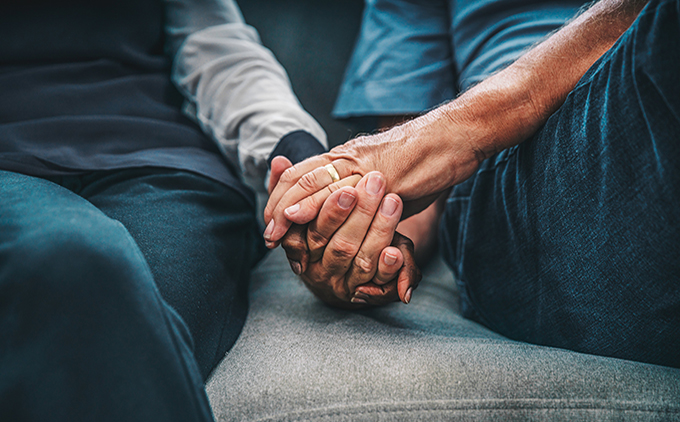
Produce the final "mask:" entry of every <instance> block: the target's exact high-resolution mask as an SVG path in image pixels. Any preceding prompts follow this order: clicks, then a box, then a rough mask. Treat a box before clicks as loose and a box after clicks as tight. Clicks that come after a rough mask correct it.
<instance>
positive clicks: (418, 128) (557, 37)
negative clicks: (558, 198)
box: [265, 0, 646, 242]
mask: <svg viewBox="0 0 680 422" xmlns="http://www.w3.org/2000/svg"><path fill="white" fill-rule="evenodd" d="M645 3H646V2H645V1H638V0H602V1H600V2H598V3H596V4H595V5H594V6H592V7H591V8H590V9H588V10H587V11H585V12H584V13H582V14H581V15H580V16H578V17H577V18H576V19H574V20H573V21H572V22H571V23H570V24H568V25H567V26H565V27H564V28H562V29H561V30H560V31H558V32H556V33H555V34H553V35H552V36H551V37H549V38H548V39H546V40H545V41H544V42H542V43H541V44H539V45H537V46H536V47H534V48H533V49H532V50H530V51H529V52H528V53H526V54H525V55H524V56H522V57H521V58H520V59H518V60H517V61H516V62H515V63H513V64H512V65H510V66H509V67H507V68H506V69H504V70H503V71H501V72H499V73H497V74H496V75H494V76H492V77H490V78H488V79H486V80H485V81H483V82H481V83H480V84H478V85H476V86H475V87H473V88H471V89H470V90H469V91H467V92H466V93H465V94H463V95H462V96H460V97H459V98H457V99H456V100H454V101H452V102H450V103H448V104H446V105H444V106H441V107H439V108H437V109H435V110H433V111H431V112H429V113H427V114H425V115H424V116H421V117H419V118H417V119H414V120H412V121H410V122H408V123H405V124H403V125H401V126H398V127H396V128H394V129H392V130H390V131H387V132H384V133H380V134H377V135H373V136H367V137H360V138H357V139H354V140H352V141H350V142H348V143H346V144H344V145H341V146H339V147H336V148H334V149H333V150H331V152H329V153H327V154H324V155H321V156H319V157H314V158H312V159H309V160H307V161H304V162H302V163H300V164H298V165H296V166H295V167H294V168H292V169H290V170H288V171H286V172H285V173H284V174H283V175H282V177H281V180H280V182H279V184H278V185H277V187H276V189H275V190H274V191H273V192H272V195H271V197H270V200H269V203H268V204H267V208H266V210H265V222H266V223H267V224H268V226H267V229H266V231H265V239H267V240H269V241H271V242H275V241H276V240H278V239H280V238H281V237H282V236H283V234H284V233H285V232H286V231H287V229H288V227H290V225H291V224H292V223H293V222H295V223H304V222H306V221H310V220H311V219H312V218H314V216H315V215H316V214H317V212H318V210H319V209H320V207H321V205H322V204H323V202H324V200H325V198H326V197H328V195H329V192H328V191H327V190H325V189H324V188H325V186H327V185H328V184H329V183H330V176H329V173H328V171H327V170H326V169H325V168H324V167H323V166H325V165H327V164H329V163H332V164H333V165H334V167H335V168H336V169H337V171H338V173H339V174H340V176H341V177H347V176H349V175H355V174H359V175H362V176H363V175H365V174H367V173H368V172H370V171H373V170H377V171H380V172H381V173H382V174H384V176H385V178H386V180H387V192H390V193H396V194H398V195H399V196H400V197H401V198H402V199H403V200H404V216H405V217H406V216H409V215H412V214H415V213H417V212H419V211H421V210H423V209H425V208H426V207H427V206H428V205H429V204H430V203H431V202H432V201H434V199H435V198H436V197H437V196H438V195H439V194H440V193H441V192H443V191H444V190H445V189H447V188H449V187H451V186H453V185H455V184H457V183H460V182H462V181H464V180H465V179H467V178H468V177H470V176H471V175H472V174H473V173H474V172H475V171H476V170H477V168H478V166H479V164H480V163H481V162H482V161H483V160H484V159H486V158H488V157H490V156H492V155H493V154H494V153H496V152H498V151H501V150H503V149H505V148H508V147H511V146H513V145H517V144H519V143H521V142H522V141H524V140H525V139H527V138H528V137H530V136H531V135H532V134H533V133H534V132H535V131H536V130H537V129H538V128H540V127H541V125H543V123H544V122H545V121H546V120H547V119H548V117H549V116H550V115H551V114H552V113H553V112H554V111H555V110H556V109H557V108H558V107H559V106H560V105H561V104H562V103H563V101H564V99H565V98H566V96H567V95H568V94H569V92H570V91H571V90H572V89H573V87H574V86H575V85H576V83H577V82H578V80H579V79H580V78H581V77H582V76H583V74H584V73H585V72H586V71H587V70H588V68H589V67H590V66H592V65H593V63H594V62H595V61H596V60H597V59H598V58H599V57H600V56H601V55H602V54H603V53H604V52H606V51H607V50H608V49H609V48H610V47H611V46H612V45H613V44H614V43H615V42H616V40H617V39H618V38H619V36H620V35H621V34H622V33H623V32H624V31H625V30H626V29H627V28H628V27H629V26H630V25H631V24H632V22H633V21H634V20H635V18H636V17H637V15H638V13H639V12H640V10H641V9H642V8H643V7H644V5H645Z"/></svg>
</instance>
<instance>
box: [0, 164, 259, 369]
mask: <svg viewBox="0 0 680 422" xmlns="http://www.w3.org/2000/svg"><path fill="white" fill-rule="evenodd" d="M0 174H1V175H2V180H3V182H2V184H1V185H2V187H1V188H0V195H1V196H2V199H3V201H2V205H1V206H0V213H1V217H2V218H0V226H2V230H0V231H1V232H2V234H0V245H1V246H2V250H3V251H4V253H5V256H7V254H10V255H12V256H13V257H14V262H16V263H18V264H19V263H23V264H22V265H23V266H24V267H25V268H24V269H23V270H22V271H28V270H29V269H32V270H35V271H50V267H49V265H47V264H44V265H42V266H41V267H37V266H36V265H35V262H39V261H40V260H45V259H46V258H45V257H46V256H48V255H49V256H50V257H51V258H49V259H50V262H53V261H59V260H60V258H59V257H64V256H67V255H68V253H69V252H68V251H69V248H71V249H72V250H71V252H70V253H71V254H72V255H73V254H75V255H77V254H82V253H84V252H88V253H89V252H92V251H99V252H100V253H98V256H100V257H102V258H106V257H107V256H108V255H110V252H111V251H114V250H122V251H127V253H128V254H132V253H134V254H136V255H135V256H134V257H130V256H126V258H125V262H124V264H119V265H118V266H126V267H134V268H135V270H136V271H137V270H138V271H140V272H146V273H147V274H148V277H147V279H148V280H150V282H149V284H150V285H148V286H146V288H148V289H151V290H154V291H156V292H158V291H159V292H160V295H161V296H162V297H163V299H164V301H165V302H166V303H168V304H170V305H171V307H172V308H173V309H174V310H175V311H176V312H177V313H179V315H180V316H181V317H182V319H183V320H184V323H186V325H187V326H188V327H189V330H190V332H191V334H192V337H193V341H194V344H195V355H196V359H197V361H198V363H199V366H200V368H201V372H202V373H203V376H204V377H207V375H208V374H209V372H210V370H211V369H212V367H213V366H214V365H215V364H216V363H217V362H218V361H219V360H220V359H221V357H222V356H223V355H224V353H226V351H227V350H228V349H229V348H230V347H231V346H232V345H233V343H234V342H235V341H236V338H237V337H238V334H239V333H240V330H241V327H242V325H243V323H244V321H245V317H246V313H247V282H248V277H249V271H250V269H251V268H252V266H253V265H254V264H255V263H256V262H257V261H258V260H259V258H261V257H262V256H263V254H264V246H263V245H262V244H261V243H262V240H261V236H260V235H259V230H258V227H257V223H256V219H255V213H254V210H253V207H252V206H251V205H250V204H249V202H248V201H247V200H245V199H244V198H242V197H241V195H240V194H239V193H237V192H236V191H235V190H232V189H230V188H229V187H226V186H224V185H222V184H219V183H217V182H214V181H212V180H210V179H207V178H205V177H202V176H199V175H195V174H192V173H187V172H183V171H175V170H163V169H139V170H123V171H114V172H100V173H92V174H88V175H85V176H74V177H64V178H53V180H54V182H58V183H53V182H52V181H48V180H43V179H40V178H34V177H29V176H24V175H20V174H16V173H11V172H0ZM60 184H61V185H63V186H61V185H60ZM17 242H18V243H17ZM21 245H23V246H22V247H20V246H21ZM116 248H117V249H116ZM24 249H28V250H30V251H31V256H26V253H25V250H24ZM128 258H130V259H128ZM112 259H113V258H112ZM69 262H78V266H79V267H80V270H83V269H84V268H86V267H87V265H88V263H91V266H93V267H97V268H95V269H94V270H93V271H95V270H96V271H100V267H105V266H104V265H103V264H102V263H101V262H100V261H97V260H92V259H89V260H86V259H83V260H80V261H74V260H69ZM113 262H116V261H115V260H113ZM72 270H74V269H72ZM75 270H78V269H75ZM95 278H96V276H95Z"/></svg>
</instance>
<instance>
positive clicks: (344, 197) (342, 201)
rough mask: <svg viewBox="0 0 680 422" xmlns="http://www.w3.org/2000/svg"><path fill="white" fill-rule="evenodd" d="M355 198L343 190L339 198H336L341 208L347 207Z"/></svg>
mask: <svg viewBox="0 0 680 422" xmlns="http://www.w3.org/2000/svg"><path fill="white" fill-rule="evenodd" d="M355 199H356V197H355V196H354V195H352V194H351V193H347V192H343V193H342V194H341V195H340V198H338V206H339V207H340V208H342V209H343V210H346V209H349V207H351V206H352V204H353V203H354V200H355Z"/></svg>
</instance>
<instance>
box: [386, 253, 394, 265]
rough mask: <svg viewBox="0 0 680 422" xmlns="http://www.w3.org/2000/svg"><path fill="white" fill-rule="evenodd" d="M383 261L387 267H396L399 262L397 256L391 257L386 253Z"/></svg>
mask: <svg viewBox="0 0 680 422" xmlns="http://www.w3.org/2000/svg"><path fill="white" fill-rule="evenodd" d="M383 261H384V262H385V264H387V265H394V263H395V262H397V257H396V256H395V255H390V254H388V253H386V254H385V258H383Z"/></svg>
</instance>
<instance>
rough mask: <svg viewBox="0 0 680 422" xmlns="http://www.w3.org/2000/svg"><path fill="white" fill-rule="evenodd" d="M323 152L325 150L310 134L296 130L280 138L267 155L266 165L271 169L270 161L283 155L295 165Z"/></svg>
mask: <svg viewBox="0 0 680 422" xmlns="http://www.w3.org/2000/svg"><path fill="white" fill-rule="evenodd" d="M324 152H326V148H324V146H323V145H321V142H319V140H318V139H316V138H315V137H314V136H313V135H312V134H310V133H309V132H305V131H304V130H296V131H295V132H290V133H289V134H287V135H285V136H284V137H283V138H281V140H280V141H279V142H278V143H277V144H276V147H274V150H273V151H272V153H271V154H270V155H269V159H268V160H267V164H268V165H269V167H271V165H272V160H273V159H274V157H276V156H278V155H283V156H284V157H286V158H288V159H289V160H290V161H291V162H292V163H293V164H297V163H299V162H300V161H303V160H305V159H306V158H309V157H313V156H315V155H319V154H323V153H324Z"/></svg>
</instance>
